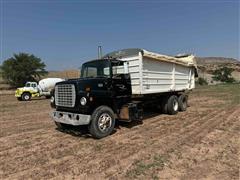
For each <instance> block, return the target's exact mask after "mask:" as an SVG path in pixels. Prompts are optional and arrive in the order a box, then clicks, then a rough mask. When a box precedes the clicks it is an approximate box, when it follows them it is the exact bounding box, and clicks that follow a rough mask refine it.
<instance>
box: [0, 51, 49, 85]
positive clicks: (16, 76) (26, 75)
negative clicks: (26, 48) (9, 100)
mask: <svg viewBox="0 0 240 180" xmlns="http://www.w3.org/2000/svg"><path fill="white" fill-rule="evenodd" d="M45 66H46V65H45V64H44V62H41V59H40V58H38V57H36V56H34V55H33V54H27V53H19V54H14V55H13V57H11V58H9V59H7V60H5V61H4V62H3V64H2V66H1V67H0V69H1V71H2V73H1V74H2V78H3V79H4V80H5V81H6V82H7V83H9V84H10V85H11V86H15V87H17V86H22V85H24V84H25V83H26V81H37V80H39V79H40V77H41V76H43V75H45V74H47V71H46V70H45Z"/></svg>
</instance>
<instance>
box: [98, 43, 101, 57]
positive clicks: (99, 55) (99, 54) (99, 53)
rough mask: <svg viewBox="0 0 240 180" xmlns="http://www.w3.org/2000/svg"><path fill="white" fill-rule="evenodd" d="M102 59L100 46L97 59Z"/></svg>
mask: <svg viewBox="0 0 240 180" xmlns="http://www.w3.org/2000/svg"><path fill="white" fill-rule="evenodd" d="M101 58H102V46H98V59H101Z"/></svg>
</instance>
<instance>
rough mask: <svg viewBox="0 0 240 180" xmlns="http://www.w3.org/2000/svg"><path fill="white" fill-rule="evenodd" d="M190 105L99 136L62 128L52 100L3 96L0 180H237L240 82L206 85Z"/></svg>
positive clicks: (150, 115) (0, 106)
mask: <svg viewBox="0 0 240 180" xmlns="http://www.w3.org/2000/svg"><path fill="white" fill-rule="evenodd" d="M189 105H190V107H189V108H188V110H187V111H186V112H181V113H178V114H177V115H174V116H170V115H162V114H158V113H153V112H146V118H145V119H144V121H143V123H142V124H136V123H131V124H125V123H121V124H119V123H118V125H117V127H116V131H115V133H114V134H112V135H111V136H109V137H107V138H104V139H101V140H95V139H92V138H91V137H89V136H88V135H87V134H86V132H85V128H81V129H77V128H75V129H72V130H71V129H69V130H68V131H65V132H61V131H59V130H57V129H56V127H55V125H54V123H53V122H52V120H51V119H50V117H49V113H50V112H51V108H50V106H49V100H46V99H40V100H39V99H38V100H32V101H31V102H18V101H17V100H16V99H15V97H13V96H12V95H1V96H0V128H1V129H0V179H26V178H34V179H40V178H41V179H48V178H54V179H74V178H75V179H106V178H107V179H135V178H138V179H201V178H204V179H206V178H208V179H221V180H222V179H239V157H240V141H239V137H240V85H231V86H229V85H218V86H211V87H201V88H199V89H196V90H195V91H194V92H193V93H192V94H191V96H190V98H189Z"/></svg>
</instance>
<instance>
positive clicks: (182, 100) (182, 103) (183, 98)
mask: <svg viewBox="0 0 240 180" xmlns="http://www.w3.org/2000/svg"><path fill="white" fill-rule="evenodd" d="M187 102H188V96H187V95H185V94H181V95H180V96H179V97H178V103H179V111H186V110H187V106H188V103H187Z"/></svg>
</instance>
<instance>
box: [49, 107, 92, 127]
mask: <svg viewBox="0 0 240 180" xmlns="http://www.w3.org/2000/svg"><path fill="white" fill-rule="evenodd" d="M51 116H52V119H53V120H54V121H56V122H60V123H63V124H70V125H74V126H78V125H87V124H89V123H90V121H91V116H90V115H86V114H75V113H69V112H61V111H53V112H52V114H51Z"/></svg>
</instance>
